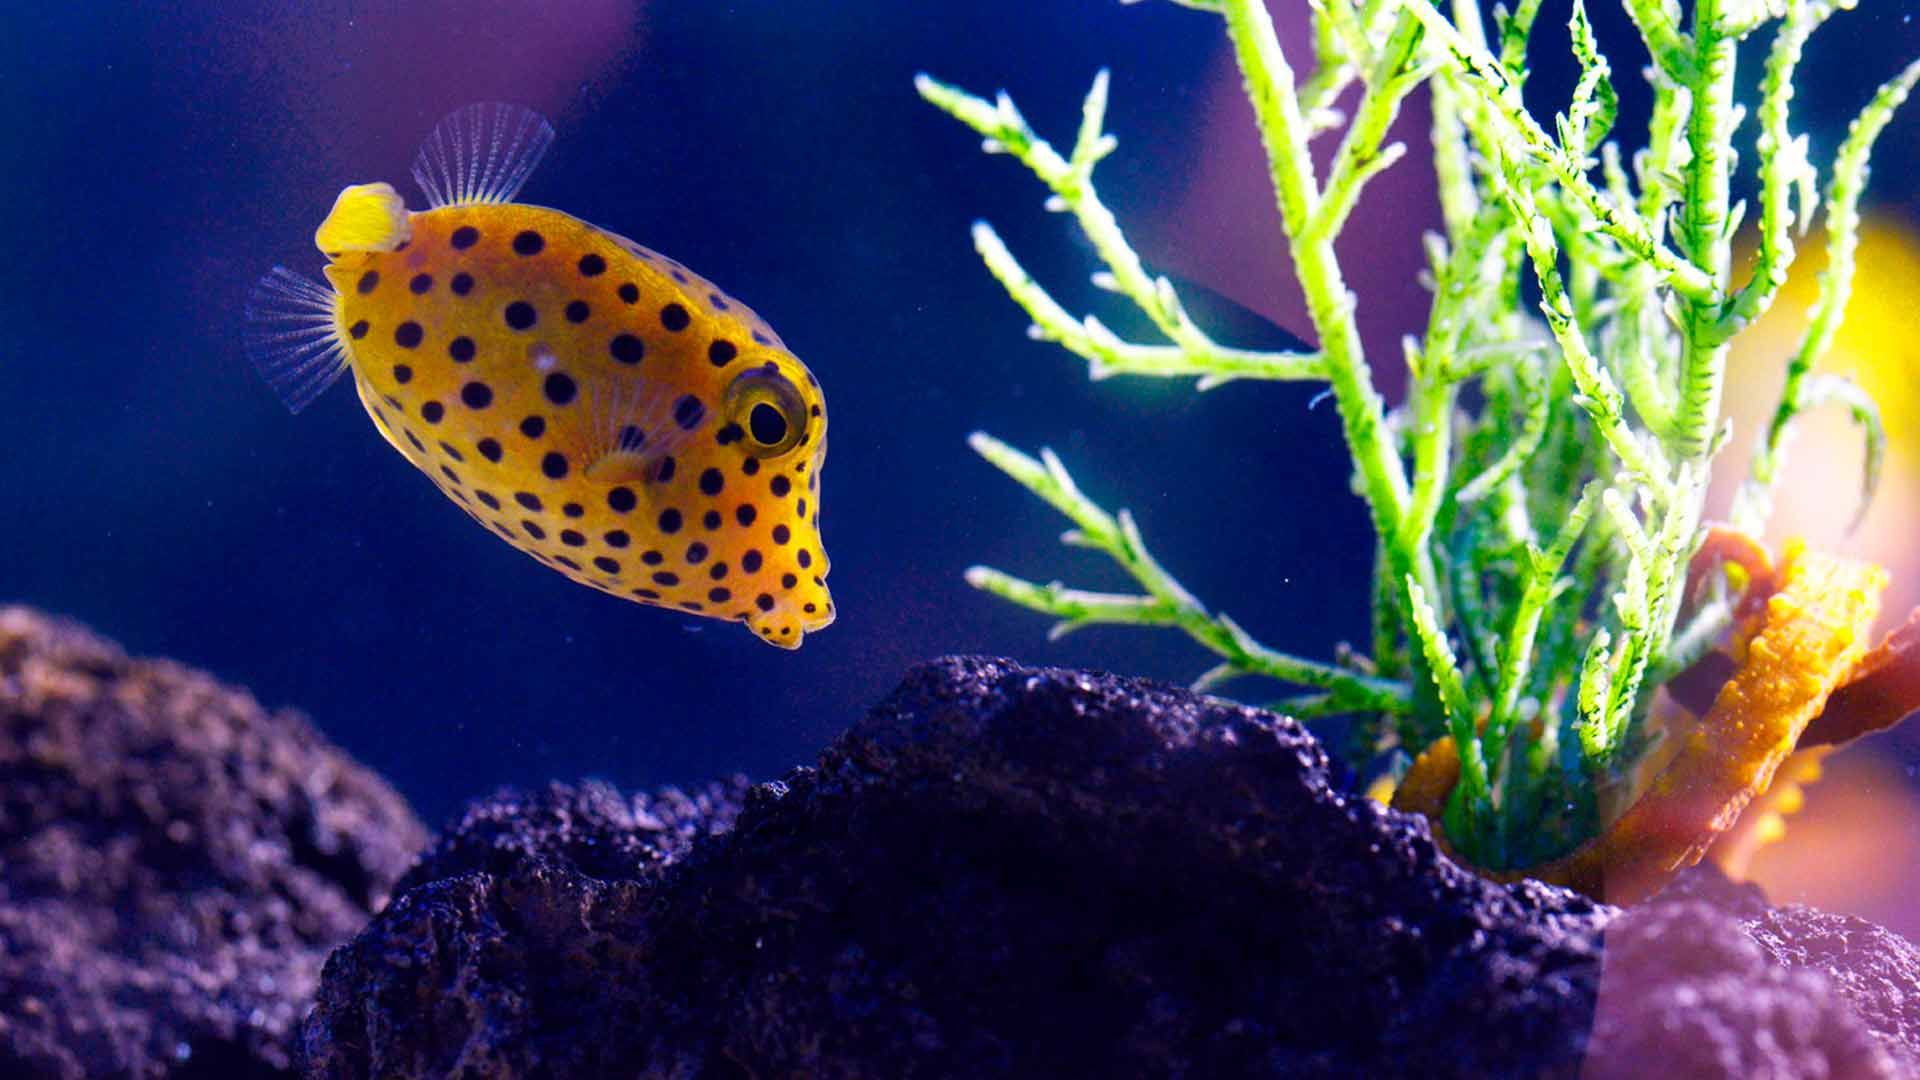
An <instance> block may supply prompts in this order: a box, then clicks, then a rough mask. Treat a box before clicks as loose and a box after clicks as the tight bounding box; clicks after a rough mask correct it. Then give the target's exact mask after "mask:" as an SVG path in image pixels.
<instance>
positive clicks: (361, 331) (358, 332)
mask: <svg viewBox="0 0 1920 1080" xmlns="http://www.w3.org/2000/svg"><path fill="white" fill-rule="evenodd" d="M347 333H349V334H352V335H353V339H354V340H355V341H358V340H360V339H361V338H363V337H366V336H367V320H365V319H361V320H360V321H359V322H357V323H354V324H353V325H352V326H349V327H347Z"/></svg>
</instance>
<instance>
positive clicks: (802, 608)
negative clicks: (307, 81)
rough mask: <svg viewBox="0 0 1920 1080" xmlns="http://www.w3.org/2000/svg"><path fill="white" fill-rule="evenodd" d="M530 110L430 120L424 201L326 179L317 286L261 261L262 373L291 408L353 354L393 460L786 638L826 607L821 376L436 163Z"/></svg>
mask: <svg viewBox="0 0 1920 1080" xmlns="http://www.w3.org/2000/svg"><path fill="white" fill-rule="evenodd" d="M478 110H485V111H480V112H478V113H477V114H476V112H477V111H478ZM529 117H531V114H528V113H524V112H523V111H521V110H512V109H509V108H507V107H503V106H476V107H473V108H471V109H469V110H464V111H463V112H462V113H456V114H455V115H454V116H453V117H450V118H449V119H448V121H447V122H446V123H444V124H443V125H442V127H441V129H439V130H436V132H435V134H434V136H433V138H432V139H430V140H429V144H428V148H427V149H426V150H423V152H422V159H421V162H420V163H418V164H416V167H415V175H416V176H417V177H419V178H420V180H421V184H422V187H424V188H426V189H427V191H428V193H429V196H430V199H431V200H432V201H433V202H435V203H436V205H435V206H434V208H432V209H429V210H425V211H417V212H408V211H406V210H405V207H404V205H402V204H401V203H400V202H399V197H398V196H397V195H396V194H394V193H393V191H392V189H391V188H389V187H387V186H386V185H384V184H379V185H366V186H361V187H353V188H348V189H347V190H346V191H345V192H343V193H342V195H341V198H340V201H339V202H338V203H337V204H336V206H335V209H334V212H333V213H332V214H331V215H329V218H328V220H327V223H326V224H323V225H322V226H321V229H320V231H319V233H318V234H317V235H316V241H317V242H318V244H319V245H320V247H321V249H322V250H323V251H325V252H326V253H327V255H328V257H329V259H330V262H329V264H328V266H327V267H326V270H325V274H326V278H327V281H328V282H329V284H330V285H331V286H332V288H331V289H330V290H321V289H320V288H319V287H318V286H315V285H312V284H311V283H306V282H304V281H301V280H299V279H297V278H296V276H295V275H292V274H290V273H289V272H287V271H284V270H276V272H275V274H273V275H269V277H268V278H267V279H266V280H264V281H263V282H262V285H261V286H260V288H258V289H257V290H256V295H255V302H254V306H253V308H252V309H251V311H250V314H251V315H252V316H253V322H254V326H255V330H254V333H253V334H251V335H250V339H249V345H250V351H252V352H253V354H254V359H255V361H256V363H257V364H258V365H259V366H260V367H261V369H262V371H263V372H264V373H265V374H266V375H267V377H268V379H269V381H270V382H272V383H273V384H274V385H275V387H276V389H278V390H280V392H281V393H282V395H283V396H284V397H285V398H286V399H287V401H288V404H289V405H290V406H292V407H294V408H295V409H296V410H297V409H298V408H299V407H300V406H302V405H304V404H305V403H306V401H308V400H311V398H312V397H313V396H317V394H318V392H319V390H321V389H324V387H325V385H326V383H328V382H330V381H331V380H332V378H333V377H335V376H336V375H337V374H338V373H339V370H340V369H342V368H350V369H351V370H352V372H353V376H354V382H355V385H356V386H357V388H358V390H359V393H360V400H361V402H362V404H364V405H365V406H366V409H367V412H368V414H369V415H370V416H371V417H372V418H373V422H374V425H375V426H376V427H377V428H378V429H379V430H380V433H381V434H382V435H383V436H385V438H386V440H387V441H388V442H389V443H390V444H392V446H393V448H394V449H395V450H398V451H399V452H400V454H401V455H402V456H403V457H405V458H406V459H407V460H408V461H410V462H412V463H413V465H414V466H415V467H416V468H418V469H419V470H420V471H421V472H422V473H424V474H426V475H427V477H428V478H429V479H431V480H432V481H433V482H434V484H435V485H437V486H438V487H439V488H440V490H441V491H442V492H443V493H445V494H446V496H447V497H448V498H449V499H451V500H453V501H454V502H455V503H457V504H458V505H460V506H461V507H462V508H463V509H464V510H466V511H467V513H468V514H470V515H472V516H473V518H474V519H475V520H477V521H479V522H480V523H481V524H482V525H483V526H485V527H487V528H488V529H490V530H491V531H493V532H495V533H497V534H498V535H500V536H501V537H502V538H503V539H505V540H507V541H508V542H509V543H511V544H513V545H514V546H516V547H518V548H520V549H521V550H523V551H525V552H527V553H528V554H529V555H531V556H533V557H534V558H535V559H537V560H539V561H540V562H542V563H544V564H545V565H547V566H549V567H552V568H553V569H555V570H558V571H560V572H561V573H563V574H565V575H566V576H568V577H570V578H572V579H573V580H575V581H578V582H580V583H581V584H584V585H589V586H592V587H593V588H596V589H599V590H602V591H604V592H608V593H612V594H614V595H616V596H621V597H624V598H626V599H629V600H635V601H639V602H641V603H646V604H654V605H658V606H662V607H670V608H673V609H675V610H678V611H683V612H691V613H695V614H699V615H704V616H712V617H716V618H723V619H729V620H735V621H740V622H744V623H746V625H747V626H748V628H749V629H751V630H752V631H753V632H754V633H755V634H757V635H758V636H760V637H761V638H762V639H763V640H765V641H768V642H769V643H771V644H774V645H778V646H782V647H785V648H795V647H798V646H799V644H800V641H801V639H802V637H803V636H804V635H805V633H806V632H807V631H809V630H817V629H819V628H821V627H824V626H826V625H827V624H828V623H829V622H831V621H832V619H833V615H834V610H833V603H832V600H831V598H830V597H829V595H828V592H827V588H826V575H827V565H828V564H827V558H826V553H825V551H824V550H823V549H822V547H821V544H820V533H819V521H820V508H819V477H820V466H821V462H822V460H823V458H824V456H825V452H826V413H825V408H824V402H823V400H822V397H821V393H820V387H819V383H818V382H817V381H816V380H815V379H814V377H813V375H812V374H811V373H810V372H809V371H808V370H807V368H806V366H805V365H804V364H802V363H801V362H800V361H799V360H798V359H797V358H796V357H794V356H793V354H792V353H790V352H788V351H787V349H786V347H785V346H784V345H783V344H782V343H781V341H780V338H779V337H778V335H776V334H775V333H774V332H773V330H772V329H771V328H770V327H768V326H767V324H766V323H765V322H764V321H763V320H761V319H760V318H759V317H758V316H757V315H755V314H754V313H753V312H752V311H751V310H750V309H748V308H747V307H745V306H744V305H742V304H740V303H739V302H738V301H735V300H733V299H732V298H731V297H729V296H727V295H726V294H725V293H724V292H722V291H720V290H719V289H718V288H716V287H714V286H713V285H712V284H711V283H710V282H708V281H706V280H704V279H702V278H701V277H699V276H697V275H695V274H693V273H692V272H691V271H689V270H687V269H686V267H684V266H682V265H680V264H679V263H677V262H675V261H674V260H672V259H669V258H666V257H665V256H662V255H659V254H657V253H655V252H652V251H649V250H647V249H646V248H643V247H641V246H639V245H637V244H635V243H633V242H632V241H630V240H627V239H625V238H624V237H620V236H617V235H615V234H612V233H609V232H606V231H604V230H601V229H598V228H596V227H594V226H592V225H590V224H587V223H586V222H583V221H581V220H579V219H577V218H574V217H572V216H571V215H568V214H565V213H562V212H560V211H557V210H550V209H547V208H544V207H537V206H527V205H522V204H518V203H513V202H511V201H509V200H510V199H511V197H512V194H513V192H512V191H511V190H507V189H506V186H507V185H506V184H505V182H504V181H502V180H501V179H500V177H499V176H497V175H496V176H493V178H492V182H491V183H489V174H488V173H487V172H486V170H485V169H484V168H479V169H478V170H477V171H476V167H475V166H474V165H473V164H472V163H471V161H467V162H461V161H455V162H452V163H448V162H446V161H445V160H441V161H438V162H436V161H435V157H434V151H435V147H436V144H438V145H439V146H440V148H441V149H442V150H443V151H444V149H445V147H446V146H447V145H448V142H449V141H450V140H463V142H456V143H455V145H456V147H457V148H458V147H461V146H465V147H469V148H471V149H472V150H477V151H478V153H470V154H469V155H468V157H469V158H479V159H481V165H482V166H484V165H485V164H486V160H485V159H486V157H487V154H486V152H487V151H488V150H489V148H492V149H494V150H498V149H499V148H500V145H501V142H502V139H501V138H500V137H499V134H498V133H499V132H500V131H502V130H506V131H508V132H509V133H510V132H511V131H512V130H513V128H512V125H515V124H518V125H521V130H525V125H527V124H529V123H530V122H537V118H534V120H533V121H529V119H528V118H529ZM539 123H540V128H539V129H535V130H543V129H544V122H539ZM476 132H477V133H478V134H475V133H476ZM548 137H550V133H548ZM507 141H509V142H510V140H507ZM544 146H545V140H544V139H542V140H538V141H537V146H536V147H535V148H534V149H533V150H532V151H531V157H532V158H534V159H537V157H538V152H539V150H541V149H544ZM508 149H511V146H509V147H508ZM495 160H501V155H498V154H496V156H495ZM504 160H505V161H506V166H500V168H506V167H508V166H510V167H512V168H514V169H517V170H518V174H517V175H518V179H520V180H524V177H525V174H526V173H528V172H531V169H532V163H531V161H522V160H519V159H517V158H515V157H514V156H513V155H512V154H506V155H504ZM476 176H477V177H478V180H479V182H478V183H476V182H475V177H476ZM506 179H508V180H511V179H513V176H512V175H510V174H509V175H507V177H506ZM512 186H513V187H514V188H516V189H517V184H514V185H512ZM322 305H324V309H325V310H324V312H322V311H321V307H322ZM322 314H324V319H325V325H324V326H322V325H321V322H320V319H321V316H322ZM303 319H304V320H306V322H304V323H302V322H300V321H299V320H303ZM323 331H324V332H323ZM329 364H331V365H334V366H333V367H332V368H331V369H329V368H328V365H329Z"/></svg>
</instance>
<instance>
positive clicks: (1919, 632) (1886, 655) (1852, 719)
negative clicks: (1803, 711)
mask: <svg viewBox="0 0 1920 1080" xmlns="http://www.w3.org/2000/svg"><path fill="white" fill-rule="evenodd" d="M1915 710H1920V608H1915V609H1914V611H1913V613H1912V614H1910V615H1908V616H1907V621H1906V622H1905V623H1904V624H1902V625H1901V627H1900V629H1898V630H1895V631H1894V632H1893V633H1891V634H1888V635H1887V636H1886V639H1885V640H1883V641H1881V642H1880V644H1878V645H1876V646H1874V649H1873V651H1872V652H1870V653H1868V654H1867V655H1866V656H1865V657H1864V658H1863V659H1862V660H1861V661H1860V663H1859V664H1858V665H1857V666H1855V667H1854V669H1853V673H1852V675H1851V676H1850V677H1849V678H1848V679H1847V684H1846V685H1845V686H1842V687H1841V688H1840V689H1838V690H1835V691H1834V692H1833V696H1832V697H1831V698H1828V699H1827V708H1826V711H1824V712H1822V713H1821V714H1820V715H1819V717H1818V718H1816V719H1815V720H1814V721H1813V723H1811V724H1808V725H1807V730H1806V732H1805V733H1804V734H1802V735H1801V736H1800V745H1801V746H1839V745H1842V744H1844V743H1848V742H1852V741H1853V740H1854V739H1857V738H1859V737H1860V736H1862V735H1868V734H1871V733H1873V732H1876V731H1884V730H1886V729H1887V728H1890V727H1892V726H1893V725H1895V724H1897V723H1899V722H1900V721H1901V720H1904V719H1906V717H1907V716H1908V714H1910V713H1912V712H1914V711H1915Z"/></svg>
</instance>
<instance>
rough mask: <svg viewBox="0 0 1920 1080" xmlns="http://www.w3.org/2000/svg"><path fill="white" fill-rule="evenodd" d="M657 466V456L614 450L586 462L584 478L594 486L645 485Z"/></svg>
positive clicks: (650, 480) (649, 481) (650, 479)
mask: <svg viewBox="0 0 1920 1080" xmlns="http://www.w3.org/2000/svg"><path fill="white" fill-rule="evenodd" d="M659 465H660V458H659V455H654V456H651V457H649V456H648V455H646V454H643V453H638V452H636V451H632V450H615V451H612V452H610V453H606V454H602V455H600V456H599V457H598V458H595V459H594V460H593V461H591V462H588V464H587V469H586V476H587V479H589V480H591V481H593V482H594V483H596V484H647V483H651V482H652V481H653V477H654V472H655V471H656V470H657V469H658V467H659Z"/></svg>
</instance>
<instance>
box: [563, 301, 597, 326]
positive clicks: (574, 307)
mask: <svg viewBox="0 0 1920 1080" xmlns="http://www.w3.org/2000/svg"><path fill="white" fill-rule="evenodd" d="M592 313H593V312H592V311H591V310H590V309H589V308H588V307H587V302H586V301H585V300H574V301H571V302H570V303H568V304H567V308H566V316H567V321H568V322H570V323H583V322H586V321H587V316H588V315H591V314H592Z"/></svg>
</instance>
